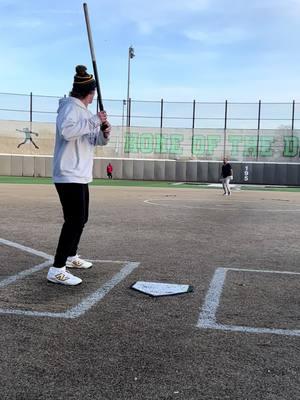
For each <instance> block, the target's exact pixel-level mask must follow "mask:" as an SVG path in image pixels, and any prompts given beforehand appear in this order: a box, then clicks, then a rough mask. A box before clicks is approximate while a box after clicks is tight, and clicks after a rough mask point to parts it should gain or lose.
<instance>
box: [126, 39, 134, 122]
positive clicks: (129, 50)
mask: <svg viewBox="0 0 300 400" xmlns="http://www.w3.org/2000/svg"><path fill="white" fill-rule="evenodd" d="M133 57H135V54H134V48H133V47H132V46H129V49H128V79H127V126H129V125H130V121H129V119H130V117H129V98H130V97H129V89H130V60H131V59H132V58H133Z"/></svg>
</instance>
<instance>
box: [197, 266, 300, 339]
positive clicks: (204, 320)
mask: <svg viewBox="0 0 300 400" xmlns="http://www.w3.org/2000/svg"><path fill="white" fill-rule="evenodd" d="M230 270H232V271H239V272H255V273H257V272H260V273H272V274H288V275H300V273H299V272H291V271H271V270H255V269H241V268H217V269H216V271H215V274H214V276H213V278H212V280H211V283H210V286H209V289H208V292H207V294H206V297H205V300H204V305H203V307H202V311H201V313H200V316H199V319H198V323H197V325H196V326H197V327H198V328H204V329H217V330H222V331H232V332H243V333H259V334H263V333H267V334H275V335H286V336H300V330H299V329H276V328H256V327H251V326H239V325H226V324H219V323H217V321H216V313H217V309H218V306H219V303H220V298H221V294H222V290H223V286H224V282H225V279H226V273H227V271H230Z"/></svg>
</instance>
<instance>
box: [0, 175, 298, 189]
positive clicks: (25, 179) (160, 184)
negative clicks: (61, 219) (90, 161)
mask: <svg viewBox="0 0 300 400" xmlns="http://www.w3.org/2000/svg"><path fill="white" fill-rule="evenodd" d="M1 183H13V184H31V185H32V184H34V185H50V184H51V185H52V184H53V182H52V179H51V178H39V177H29V176H0V184H1ZM174 183H175V182H165V181H135V180H125V179H124V180H119V179H112V180H108V179H94V181H93V182H92V183H91V185H92V186H126V187H153V188H154V187H157V188H170V187H172V188H176V189H183V188H192V189H216V188H215V187H209V186H208V185H207V184H205V183H202V184H201V183H199V184H195V183H194V184H188V183H187V184H183V185H174ZM217 189H218V188H217ZM241 189H242V190H263V191H278V192H300V187H298V186H291V187H287V186H263V185H262V186H259V185H257V186H255V185H241Z"/></svg>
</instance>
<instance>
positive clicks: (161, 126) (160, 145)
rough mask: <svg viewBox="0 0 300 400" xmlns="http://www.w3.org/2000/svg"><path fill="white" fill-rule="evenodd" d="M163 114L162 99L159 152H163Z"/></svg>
mask: <svg viewBox="0 0 300 400" xmlns="http://www.w3.org/2000/svg"><path fill="white" fill-rule="evenodd" d="M163 114H164V100H163V99H161V100H160V144H159V152H160V154H161V150H162V128H163Z"/></svg>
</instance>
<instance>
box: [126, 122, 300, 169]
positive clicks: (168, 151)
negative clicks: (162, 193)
mask: <svg viewBox="0 0 300 400" xmlns="http://www.w3.org/2000/svg"><path fill="white" fill-rule="evenodd" d="M198 132H199V131H198ZM198 132H197V133H194V135H192V134H191V133H190V134H189V135H187V134H186V133H173V134H172V133H166V130H164V132H161V133H150V132H144V133H143V132H138V131H133V130H131V132H126V134H125V138H124V139H125V143H124V153H127V154H132V155H134V154H136V155H143V156H144V157H147V156H149V155H152V156H155V155H159V154H165V155H166V156H168V155H169V156H170V155H174V156H175V157H176V158H181V157H182V158H184V157H189V156H192V157H193V158H200V159H211V160H214V159H215V160H219V159H220V158H222V157H223V154H224V153H225V154H226V155H227V156H229V157H230V159H232V160H256V159H263V160H265V161H280V160H282V161H291V160H293V159H294V161H297V162H298V161H299V157H300V139H299V131H297V132H293V133H291V132H290V131H288V132H282V131H279V130H273V131H272V132H266V131H264V132H259V133H258V132H257V131H256V132H253V131H251V130H243V131H236V132H232V131H231V132H228V131H227V132H226V133H224V132H223V131H222V133H216V132H215V133H214V132H209V133H207V134H205V132H203V133H201V134H199V133H198Z"/></svg>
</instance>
